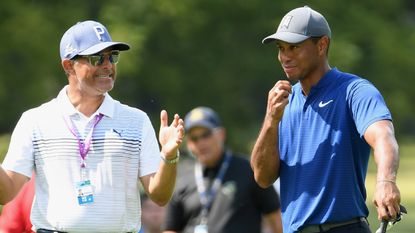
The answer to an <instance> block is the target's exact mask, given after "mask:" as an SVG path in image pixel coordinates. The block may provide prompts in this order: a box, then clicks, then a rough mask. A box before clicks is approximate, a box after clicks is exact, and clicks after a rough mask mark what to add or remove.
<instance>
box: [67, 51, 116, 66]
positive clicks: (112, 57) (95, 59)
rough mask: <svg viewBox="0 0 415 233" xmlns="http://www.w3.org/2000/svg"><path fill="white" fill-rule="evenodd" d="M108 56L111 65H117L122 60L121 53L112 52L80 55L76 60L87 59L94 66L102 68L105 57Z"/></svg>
mask: <svg viewBox="0 0 415 233" xmlns="http://www.w3.org/2000/svg"><path fill="white" fill-rule="evenodd" d="M106 56H108V60H109V61H110V63H111V64H117V63H118V60H119V59H120V52H119V51H111V53H109V54H94V55H78V56H76V57H75V59H76V58H86V59H88V61H89V63H90V64H91V65H93V66H100V65H102V64H103V63H104V61H105V57H106Z"/></svg>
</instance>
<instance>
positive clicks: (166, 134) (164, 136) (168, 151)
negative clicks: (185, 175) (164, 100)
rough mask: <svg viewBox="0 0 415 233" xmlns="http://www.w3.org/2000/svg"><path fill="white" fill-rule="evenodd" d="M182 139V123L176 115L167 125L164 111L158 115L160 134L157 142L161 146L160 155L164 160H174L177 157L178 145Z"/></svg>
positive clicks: (166, 116)
mask: <svg viewBox="0 0 415 233" xmlns="http://www.w3.org/2000/svg"><path fill="white" fill-rule="evenodd" d="M183 138H184V123H183V120H182V119H181V118H180V116H179V115H178V114H175V115H174V119H173V121H172V123H171V124H170V125H168V115H167V111H166V110H162V111H161V113H160V132H159V141H160V144H161V153H163V154H164V156H165V157H166V159H174V158H175V157H176V156H177V152H178V149H179V147H180V144H181V143H182V142H183Z"/></svg>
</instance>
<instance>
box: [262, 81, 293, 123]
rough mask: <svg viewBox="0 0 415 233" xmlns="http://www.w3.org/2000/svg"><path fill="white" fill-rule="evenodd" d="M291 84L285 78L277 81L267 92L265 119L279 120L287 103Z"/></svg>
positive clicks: (274, 121) (275, 121)
mask: <svg viewBox="0 0 415 233" xmlns="http://www.w3.org/2000/svg"><path fill="white" fill-rule="evenodd" d="M291 91H292V90H291V84H290V82H288V81H287V80H280V81H278V82H277V83H276V84H275V85H274V87H273V88H272V89H271V90H270V91H269V93H268V104H267V114H266V119H268V120H270V121H272V122H273V123H277V122H279V121H280V120H281V118H282V115H283V113H284V108H285V106H287V104H288V96H289V94H290V93H291Z"/></svg>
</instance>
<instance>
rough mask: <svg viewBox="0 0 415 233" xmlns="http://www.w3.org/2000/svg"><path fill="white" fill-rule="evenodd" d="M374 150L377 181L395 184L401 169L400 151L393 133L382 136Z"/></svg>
mask: <svg viewBox="0 0 415 233" xmlns="http://www.w3.org/2000/svg"><path fill="white" fill-rule="evenodd" d="M373 148H374V150H373V154H374V159H375V162H376V165H377V181H378V182H380V181H382V182H383V181H392V182H395V181H396V175H397V172H398V167H399V149H398V143H397V142H396V139H395V137H394V135H393V132H387V133H385V134H383V135H381V136H380V137H379V138H378V139H377V140H376V144H375V145H374V146H373Z"/></svg>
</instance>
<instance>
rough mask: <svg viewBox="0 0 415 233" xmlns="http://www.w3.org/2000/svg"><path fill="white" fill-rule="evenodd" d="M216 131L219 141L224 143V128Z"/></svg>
mask: <svg viewBox="0 0 415 233" xmlns="http://www.w3.org/2000/svg"><path fill="white" fill-rule="evenodd" d="M217 130H218V135H219V137H220V139H221V140H222V141H223V142H224V141H225V140H226V130H225V128H223V127H221V128H219V129H217Z"/></svg>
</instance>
